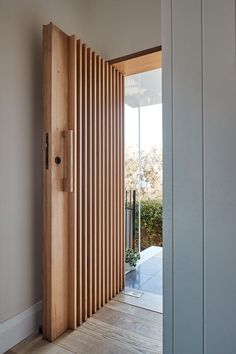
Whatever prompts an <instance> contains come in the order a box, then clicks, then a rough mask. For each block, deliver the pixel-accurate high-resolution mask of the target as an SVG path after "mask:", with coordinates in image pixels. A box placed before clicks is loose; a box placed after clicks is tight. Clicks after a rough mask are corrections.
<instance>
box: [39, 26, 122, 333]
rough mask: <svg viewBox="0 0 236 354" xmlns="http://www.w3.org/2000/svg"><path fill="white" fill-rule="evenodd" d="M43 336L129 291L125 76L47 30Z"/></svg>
mask: <svg viewBox="0 0 236 354" xmlns="http://www.w3.org/2000/svg"><path fill="white" fill-rule="evenodd" d="M43 142H44V144H43V147H44V148H43V156H44V238H43V285H44V297H43V312H44V316H43V317H44V321H43V333H44V337H45V338H47V339H49V340H53V339H55V338H56V337H57V336H58V335H60V334H61V333H62V332H64V331H65V330H66V329H67V328H72V329H74V328H75V327H76V326H77V325H80V324H82V322H83V321H86V319H87V318H88V317H90V316H92V314H93V313H95V312H96V311H97V310H99V309H100V308H101V306H103V305H104V304H105V303H106V302H107V301H109V300H110V299H112V298H113V297H114V296H115V295H116V294H118V293H119V292H120V291H121V290H122V288H123V286H124V78H123V76H122V74H121V73H120V72H119V71H118V70H117V69H115V68H114V67H112V66H111V65H109V63H108V62H105V61H104V60H103V59H102V58H101V57H100V56H99V55H97V54H96V53H95V52H94V51H92V50H91V49H90V48H87V46H86V45H85V44H83V43H82V42H81V41H80V40H77V41H76V40H75V37H74V36H67V35H66V34H65V33H63V32H62V31H61V30H60V29H58V28H57V27H56V26H54V25H52V24H50V25H47V26H45V27H44V130H43Z"/></svg>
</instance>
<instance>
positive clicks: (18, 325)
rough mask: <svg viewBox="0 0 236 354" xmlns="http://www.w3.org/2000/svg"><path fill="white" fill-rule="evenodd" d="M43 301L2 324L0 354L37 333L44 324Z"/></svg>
mask: <svg viewBox="0 0 236 354" xmlns="http://www.w3.org/2000/svg"><path fill="white" fill-rule="evenodd" d="M41 319H42V301H39V302H37V303H36V304H34V305H33V306H32V307H30V308H29V309H27V310H25V311H24V312H21V313H19V314H18V315H16V316H14V317H12V318H10V319H9V320H6V321H4V322H2V323H0V354H3V353H5V352H6V351H7V350H9V349H10V348H12V347H14V346H15V345H16V344H17V343H19V342H21V341H22V340H23V339H25V338H27V337H28V336H30V335H31V334H32V333H34V332H36V331H37V330H38V328H39V326H40V325H41V323H42V320H41Z"/></svg>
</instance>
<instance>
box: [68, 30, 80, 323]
mask: <svg viewBox="0 0 236 354" xmlns="http://www.w3.org/2000/svg"><path fill="white" fill-rule="evenodd" d="M68 128H69V129H71V130H72V131H73V154H72V159H73V178H72V181H73V186H72V190H73V193H69V204H70V205H71V207H70V209H69V229H70V231H69V289H70V291H69V327H70V328H71V329H75V328H76V327H77V200H78V198H77V183H76V181H77V163H74V162H77V47H76V39H75V36H71V37H70V38H69V92H68Z"/></svg>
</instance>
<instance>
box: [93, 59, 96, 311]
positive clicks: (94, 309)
mask: <svg viewBox="0 0 236 354" xmlns="http://www.w3.org/2000/svg"><path fill="white" fill-rule="evenodd" d="M92 102H93V104H92V115H93V137H92V138H93V154H92V160H93V210H92V214H93V249H92V260H93V262H92V265H93V284H92V286H93V293H92V302H93V313H94V312H96V311H97V237H96V235H97V58H96V53H95V52H93V54H92Z"/></svg>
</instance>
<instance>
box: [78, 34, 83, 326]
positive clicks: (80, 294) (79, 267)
mask: <svg viewBox="0 0 236 354" xmlns="http://www.w3.org/2000/svg"><path fill="white" fill-rule="evenodd" d="M77 78H78V79H77V116H78V118H77V124H78V130H77V156H78V159H77V165H78V179H77V185H78V218H77V222H78V224H77V226H78V229H77V235H78V236H77V250H78V251H77V286H78V291H77V323H78V325H81V323H82V286H83V282H82V257H83V250H82V237H83V234H82V210H83V205H82V195H83V187H82V169H83V166H82V156H83V155H82V154H83V150H82V136H83V134H82V44H81V41H77Z"/></svg>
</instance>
